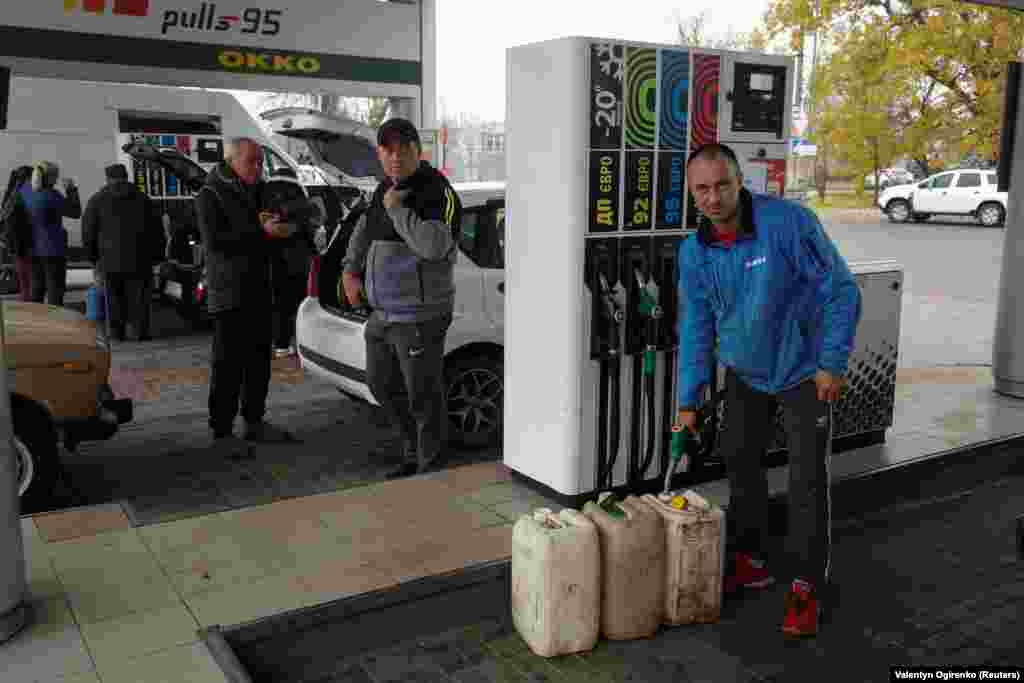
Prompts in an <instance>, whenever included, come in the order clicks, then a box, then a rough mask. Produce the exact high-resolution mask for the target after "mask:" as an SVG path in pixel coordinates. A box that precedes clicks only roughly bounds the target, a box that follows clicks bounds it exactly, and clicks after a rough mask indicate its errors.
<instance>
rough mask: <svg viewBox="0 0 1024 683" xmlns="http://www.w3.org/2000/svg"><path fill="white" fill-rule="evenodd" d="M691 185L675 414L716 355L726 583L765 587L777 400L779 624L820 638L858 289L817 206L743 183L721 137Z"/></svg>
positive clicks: (685, 418) (685, 419) (693, 164)
mask: <svg viewBox="0 0 1024 683" xmlns="http://www.w3.org/2000/svg"><path fill="white" fill-rule="evenodd" d="M687 180H688V183H689V188H690V191H691V192H692V194H693V197H694V200H695V202H696V205H697V208H698V209H699V210H700V211H701V213H702V214H703V218H702V220H701V223H700V226H699V228H698V232H697V235H696V237H695V238H690V239H687V240H684V241H683V243H682V244H681V245H680V249H679V263H680V278H679V290H680V293H681V302H680V303H681V308H682V310H681V311H680V313H681V315H680V352H679V353H680V355H679V416H678V420H677V422H678V423H679V424H682V425H685V426H687V427H689V428H690V429H691V430H695V429H696V410H697V407H698V403H699V401H700V397H701V396H702V394H703V391H704V387H705V386H706V385H707V384H708V382H709V381H711V379H712V376H713V374H712V373H713V369H714V356H715V338H716V333H717V338H718V349H717V357H718V358H717V359H718V362H719V363H720V364H721V365H723V366H724V367H725V369H726V387H725V402H726V405H725V414H726V418H725V420H726V424H725V432H724V434H723V438H722V445H721V448H722V453H723V456H724V458H725V461H726V467H727V469H728V473H729V487H730V496H729V515H730V517H731V518H732V519H733V521H734V523H735V529H736V536H735V548H734V550H735V553H734V554H733V556H732V558H731V562H730V563H729V565H727V571H726V590H727V591H732V590H735V589H737V588H763V587H765V586H768V585H770V584H771V583H772V582H773V581H774V578H773V577H772V575H771V574H770V573H769V571H768V568H767V567H766V566H765V563H764V562H763V560H762V558H761V557H760V551H761V541H762V539H761V535H762V529H761V523H762V520H763V519H765V515H766V511H767V510H766V509H767V503H768V485H767V481H766V478H765V473H764V470H763V469H762V468H761V464H760V459H761V455H762V453H764V451H765V450H766V448H767V447H768V443H769V439H770V438H771V436H772V433H773V431H774V419H773V418H774V416H775V412H776V410H777V405H778V404H781V406H782V409H783V414H784V417H785V428H786V436H787V443H788V446H789V520H790V523H789V538H788V539H787V551H788V554H789V555H790V557H791V559H792V560H793V565H794V572H793V574H794V575H795V579H794V580H793V582H792V585H791V586H790V590H789V593H788V594H787V597H786V604H785V615H784V619H783V627H782V628H783V631H784V632H785V633H786V634H787V635H790V636H809V635H814V634H816V633H817V630H818V619H819V616H820V612H821V610H820V605H821V601H820V597H819V594H818V591H819V589H821V588H822V587H824V586H825V584H826V582H827V580H828V572H829V559H830V550H829V543H830V524H831V520H830V510H829V473H828V458H829V456H830V442H831V430H832V410H831V406H832V404H833V402H834V401H836V400H838V398H839V395H840V390H841V388H842V383H843V375H844V374H845V372H846V369H847V363H848V361H849V357H850V353H851V352H852V350H853V343H854V335H855V333H856V329H857V323H858V322H859V321H860V314H861V295H860V290H859V289H858V287H857V284H856V281H855V280H854V278H853V275H852V274H851V272H850V269H849V267H848V266H847V264H846V262H845V260H844V259H843V257H842V256H841V255H840V254H839V252H838V251H837V250H836V247H835V245H834V244H833V243H832V241H831V240H830V239H829V238H828V236H827V235H826V234H825V231H824V230H823V229H822V227H821V224H820V223H819V222H818V220H817V218H816V217H815V215H814V214H813V213H812V212H811V211H809V210H807V209H805V208H804V207H802V206H800V205H798V204H795V203H792V202H787V201H784V200H781V199H778V198H776V197H772V196H768V195H762V194H753V193H751V192H749V191H748V190H746V189H745V188H744V187H743V175H742V173H741V171H740V166H739V162H738V161H737V159H736V155H735V154H734V153H733V151H732V150H731V149H729V148H728V147H726V146H725V145H720V144H711V145H706V146H704V147H702V148H701V149H699V150H697V151H695V152H694V153H693V154H692V155H691V157H690V159H689V162H688V164H687Z"/></svg>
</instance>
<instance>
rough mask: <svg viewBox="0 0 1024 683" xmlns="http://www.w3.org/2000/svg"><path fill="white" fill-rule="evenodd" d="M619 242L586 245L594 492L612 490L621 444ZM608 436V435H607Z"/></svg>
mask: <svg viewBox="0 0 1024 683" xmlns="http://www.w3.org/2000/svg"><path fill="white" fill-rule="evenodd" d="M618 266H619V264H618V240H616V239H595V240H589V241H588V242H587V258H586V268H587V289H588V290H589V291H590V298H591V304H592V307H591V320H592V321H593V322H592V324H591V329H590V358H591V360H596V361H598V362H599V363H600V371H599V375H598V393H597V430H596V431H597V448H596V449H595V450H596V474H595V477H596V478H595V485H596V489H595V490H598V491H599V490H601V489H604V488H610V487H611V486H612V472H613V471H614V467H615V463H616V461H617V460H618V457H619V443H620V441H621V440H622V427H621V424H622V416H621V410H620V406H621V403H622V384H621V381H622V380H621V378H622V362H621V354H620V351H621V337H622V324H623V322H624V320H625V314H624V312H623V307H622V305H621V302H620V301H619V297H618V296H617V289H618V283H619V267H618ZM609 432H610V434H609Z"/></svg>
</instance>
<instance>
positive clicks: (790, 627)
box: [782, 579, 821, 637]
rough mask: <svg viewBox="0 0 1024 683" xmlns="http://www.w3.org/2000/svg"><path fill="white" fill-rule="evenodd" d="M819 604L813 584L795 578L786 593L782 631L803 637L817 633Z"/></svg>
mask: <svg viewBox="0 0 1024 683" xmlns="http://www.w3.org/2000/svg"><path fill="white" fill-rule="evenodd" d="M820 616H821V605H820V604H819V603H818V595H817V593H815V591H814V586H813V585H811V584H810V583H808V582H807V581H804V580H803V579H795V580H794V581H793V585H792V586H791V587H790V589H789V593H787V594H786V616H785V618H784V619H783V621H782V632H783V633H785V634H786V635H787V636H794V637H805V636H814V635H817V634H818V619H819V617H820Z"/></svg>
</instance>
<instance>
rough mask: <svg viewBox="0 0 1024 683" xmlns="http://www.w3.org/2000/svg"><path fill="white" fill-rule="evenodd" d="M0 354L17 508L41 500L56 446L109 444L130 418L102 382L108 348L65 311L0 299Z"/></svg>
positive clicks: (126, 406) (50, 481) (51, 481)
mask: <svg viewBox="0 0 1024 683" xmlns="http://www.w3.org/2000/svg"><path fill="white" fill-rule="evenodd" d="M2 319H3V326H2V328H0V329H2V331H3V336H2V342H3V355H4V360H5V361H6V365H7V389H8V391H9V392H10V399H11V418H12V422H13V426H14V447H15V452H16V454H17V458H18V464H17V472H18V493H19V495H20V496H21V499H22V506H23V507H25V506H27V505H32V506H35V505H38V504H40V503H45V502H46V500H47V499H48V497H49V496H50V495H51V493H52V491H53V487H54V485H55V484H56V481H57V477H58V474H59V472H60V471H61V463H60V455H59V450H58V447H59V445H60V444H61V443H62V444H63V445H64V447H65V448H67V449H68V450H70V451H74V450H75V448H76V447H77V446H78V444H79V443H81V442H83V441H99V440H104V439H109V438H110V437H112V436H113V435H114V434H116V433H117V430H118V427H119V426H120V425H121V424H124V423H125V422H129V421H130V420H131V419H132V401H131V399H115V398H114V394H113V391H112V390H111V387H110V384H109V377H110V346H109V344H108V343H107V341H106V339H105V337H103V335H102V334H101V333H100V332H99V331H98V330H97V325H96V323H94V322H92V321H90V320H87V319H86V317H85V316H84V315H82V314H81V313H78V312H76V311H73V310H69V309H67V308H60V307H57V306H48V305H46V304H35V303H22V302H16V301H4V302H3V307H2Z"/></svg>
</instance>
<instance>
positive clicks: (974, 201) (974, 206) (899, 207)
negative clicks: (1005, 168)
mask: <svg viewBox="0 0 1024 683" xmlns="http://www.w3.org/2000/svg"><path fill="white" fill-rule="evenodd" d="M1006 201H1007V193H1006V192H999V190H998V181H997V176H996V172H995V171H989V170H981V169H963V170H958V171H946V172H944V173H937V174H936V175H933V176H930V177H928V178H925V179H924V180H922V181H921V182H920V183H917V184H916V185H897V186H895V187H890V188H887V189H886V190H884V191H882V192H881V193H880V194H879V195H878V208H879V209H881V210H882V212H883V213H884V214H886V215H887V216H888V217H889V220H890V221H892V222H893V223H906V222H907V221H910V220H913V221H916V222H920V221H925V220H928V219H929V218H931V217H932V216H936V215H946V216H972V217H973V218H975V219H977V221H978V222H979V223H981V224H982V225H983V226H985V227H987V228H988V227H995V226H997V225H1002V224H1003V221H1004V220H1005V219H1006Z"/></svg>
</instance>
